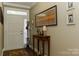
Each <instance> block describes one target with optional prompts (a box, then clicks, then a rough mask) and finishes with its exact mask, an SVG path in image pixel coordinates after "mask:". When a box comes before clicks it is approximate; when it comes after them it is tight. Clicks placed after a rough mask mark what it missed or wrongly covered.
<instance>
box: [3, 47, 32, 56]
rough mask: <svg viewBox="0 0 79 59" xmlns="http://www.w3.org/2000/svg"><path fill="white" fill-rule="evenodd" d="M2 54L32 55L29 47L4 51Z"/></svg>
mask: <svg viewBox="0 0 79 59" xmlns="http://www.w3.org/2000/svg"><path fill="white" fill-rule="evenodd" d="M3 56H33V51H32V49H30V48H25V49H24V48H23V49H15V50H9V51H4V52H3Z"/></svg>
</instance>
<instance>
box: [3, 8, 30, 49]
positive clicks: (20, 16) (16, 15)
mask: <svg viewBox="0 0 79 59" xmlns="http://www.w3.org/2000/svg"><path fill="white" fill-rule="evenodd" d="M27 20H29V10H25V9H18V8H12V7H4V50H13V49H19V48H24V47H25V46H27V29H26V26H27Z"/></svg>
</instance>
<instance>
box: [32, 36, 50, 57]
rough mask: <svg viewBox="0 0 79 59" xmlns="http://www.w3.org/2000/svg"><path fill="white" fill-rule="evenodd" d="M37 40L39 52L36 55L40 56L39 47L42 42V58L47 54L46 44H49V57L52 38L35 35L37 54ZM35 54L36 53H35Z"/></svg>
mask: <svg viewBox="0 0 79 59" xmlns="http://www.w3.org/2000/svg"><path fill="white" fill-rule="evenodd" d="M35 40H36V41H37V49H38V52H37V53H36V54H37V55H40V54H39V51H40V50H39V45H40V43H39V42H40V41H41V42H42V52H43V53H42V54H41V55H42V56H44V53H45V42H48V56H50V36H43V35H33V51H34V52H35V50H34V49H35V43H36V42H35ZM34 54H35V53H34Z"/></svg>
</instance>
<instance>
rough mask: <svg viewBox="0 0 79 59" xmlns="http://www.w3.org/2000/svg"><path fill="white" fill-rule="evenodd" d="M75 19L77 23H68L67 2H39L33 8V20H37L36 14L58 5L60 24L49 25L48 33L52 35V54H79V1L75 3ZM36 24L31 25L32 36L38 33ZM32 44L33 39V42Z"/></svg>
mask: <svg viewBox="0 0 79 59" xmlns="http://www.w3.org/2000/svg"><path fill="white" fill-rule="evenodd" d="M74 4H75V9H74V20H75V25H67V24H66V19H67V10H66V9H67V8H66V5H67V3H64V2H60V3H55V2H54V3H53V2H50V3H46V2H43V3H41V2H40V3H38V4H37V5H36V6H35V7H33V8H32V9H31V13H30V15H31V22H32V20H35V14H37V13H39V12H41V11H43V10H45V9H47V8H50V7H52V6H54V5H57V15H58V17H57V18H58V19H57V21H58V25H57V26H49V27H47V28H48V31H47V33H48V35H50V37H51V41H50V45H51V46H50V54H51V55H79V3H74ZM34 25H35V24H32V25H31V36H32V35H33V34H35V33H36V31H35V30H36V29H35V27H34ZM30 44H31V45H32V39H31V43H30Z"/></svg>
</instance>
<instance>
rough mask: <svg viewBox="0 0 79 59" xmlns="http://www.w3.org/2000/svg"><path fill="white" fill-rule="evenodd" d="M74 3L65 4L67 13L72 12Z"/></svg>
mask: <svg viewBox="0 0 79 59" xmlns="http://www.w3.org/2000/svg"><path fill="white" fill-rule="evenodd" d="M74 7H75V6H74V3H73V2H68V3H67V11H69V10H73V9H74Z"/></svg>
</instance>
